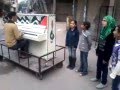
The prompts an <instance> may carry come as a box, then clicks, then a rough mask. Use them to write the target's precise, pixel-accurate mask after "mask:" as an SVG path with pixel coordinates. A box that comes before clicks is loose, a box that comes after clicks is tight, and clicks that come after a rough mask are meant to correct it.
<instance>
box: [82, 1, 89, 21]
mask: <svg viewBox="0 0 120 90" xmlns="http://www.w3.org/2000/svg"><path fill="white" fill-rule="evenodd" d="M87 7H88V0H84V11H83V21H86V20H87V9H88V8H87Z"/></svg>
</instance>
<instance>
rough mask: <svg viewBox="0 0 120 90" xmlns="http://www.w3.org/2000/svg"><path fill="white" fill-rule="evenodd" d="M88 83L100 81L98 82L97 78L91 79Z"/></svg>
mask: <svg viewBox="0 0 120 90" xmlns="http://www.w3.org/2000/svg"><path fill="white" fill-rule="evenodd" d="M90 81H92V82H97V81H100V80H99V79H97V78H91V79H90Z"/></svg>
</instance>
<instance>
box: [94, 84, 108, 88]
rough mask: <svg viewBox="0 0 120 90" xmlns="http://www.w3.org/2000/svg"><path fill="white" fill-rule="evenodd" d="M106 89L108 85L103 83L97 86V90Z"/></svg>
mask: <svg viewBox="0 0 120 90" xmlns="http://www.w3.org/2000/svg"><path fill="white" fill-rule="evenodd" d="M105 87H107V84H105V85H104V84H102V83H100V84H98V85H97V86H96V88H97V89H103V88H105Z"/></svg>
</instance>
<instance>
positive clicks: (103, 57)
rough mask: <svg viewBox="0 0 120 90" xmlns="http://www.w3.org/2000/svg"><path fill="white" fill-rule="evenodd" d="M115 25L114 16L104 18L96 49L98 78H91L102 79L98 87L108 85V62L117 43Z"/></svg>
mask: <svg viewBox="0 0 120 90" xmlns="http://www.w3.org/2000/svg"><path fill="white" fill-rule="evenodd" d="M115 27H116V21H115V19H114V18H113V17H112V16H110V15H108V16H105V17H104V18H103V20H102V30H101V33H100V36H99V41H98V47H97V49H96V55H97V56H98V60H97V70H96V78H92V79H91V81H94V82H95V81H101V82H100V84H98V85H97V86H96V88H98V89H102V88H105V87H106V86H107V75H108V63H109V59H110V57H111V54H112V50H113V45H114V43H115V38H114V34H113V31H114V30H115Z"/></svg>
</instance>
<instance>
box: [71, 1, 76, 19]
mask: <svg viewBox="0 0 120 90" xmlns="http://www.w3.org/2000/svg"><path fill="white" fill-rule="evenodd" d="M76 11H77V0H73V5H72V15H73V18H74V19H75V20H76Z"/></svg>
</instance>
